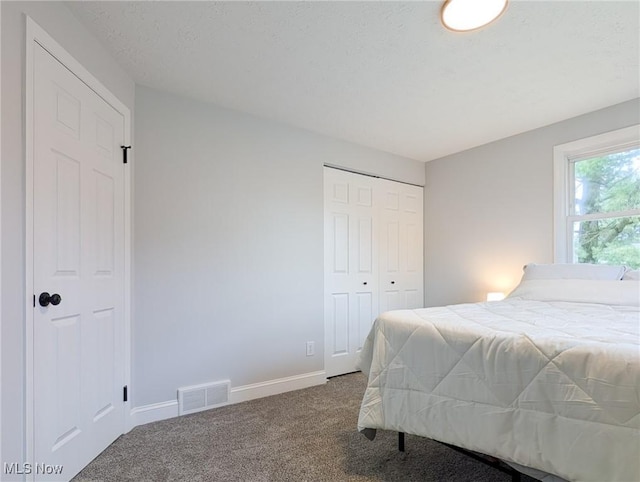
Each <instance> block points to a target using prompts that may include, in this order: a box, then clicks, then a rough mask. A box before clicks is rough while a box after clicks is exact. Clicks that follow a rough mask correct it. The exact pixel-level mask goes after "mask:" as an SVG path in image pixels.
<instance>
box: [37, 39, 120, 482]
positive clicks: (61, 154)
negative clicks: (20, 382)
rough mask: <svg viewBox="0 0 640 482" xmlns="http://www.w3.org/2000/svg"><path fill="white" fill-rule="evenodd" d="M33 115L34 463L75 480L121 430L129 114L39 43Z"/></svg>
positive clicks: (43, 477)
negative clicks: (52, 300)
mask: <svg viewBox="0 0 640 482" xmlns="http://www.w3.org/2000/svg"><path fill="white" fill-rule="evenodd" d="M33 114H34V116H33V118H34V126H33V129H34V130H33V183H34V185H33V235H34V239H33V283H34V290H35V294H36V298H38V297H39V294H40V293H42V292H48V293H51V294H52V293H57V294H59V295H60V296H61V302H60V304H59V305H57V306H55V305H52V304H49V305H48V306H40V304H39V303H36V305H37V306H35V307H34V317H33V344H34V345H33V354H34V358H33V401H34V406H33V410H34V417H33V424H34V425H33V439H34V454H33V456H34V460H36V461H38V463H47V464H61V465H64V472H63V476H64V477H65V478H71V477H73V476H74V475H75V474H76V473H77V472H78V471H79V470H81V469H82V468H83V467H84V466H85V465H86V464H87V463H88V462H90V461H91V459H93V458H94V457H95V456H96V455H97V454H99V453H100V452H101V451H102V450H103V449H104V448H105V447H106V446H107V445H108V444H109V443H111V442H112V441H113V440H115V438H117V437H118V436H119V435H120V434H122V433H123V432H124V404H123V401H122V386H123V384H124V383H123V381H124V367H123V363H122V358H123V357H122V355H123V343H124V331H123V325H124V317H123V305H124V177H123V176H124V173H123V165H122V163H121V162H120V163H118V162H117V154H118V153H119V151H120V146H121V145H122V144H123V143H124V142H123V140H124V119H123V117H122V115H121V114H120V113H118V112H117V111H116V110H114V109H113V108H112V107H111V106H110V105H108V104H107V103H106V102H105V101H104V100H102V98H100V97H99V96H98V95H97V94H96V93H95V92H93V91H92V90H91V89H90V88H89V87H87V86H86V85H85V84H84V83H83V82H82V81H80V80H79V79H78V78H77V77H76V76H75V75H73V74H72V73H71V72H70V71H69V70H68V69H66V68H65V67H64V66H63V65H62V64H60V63H59V62H58V61H57V60H56V59H55V58H54V57H52V56H51V55H50V54H49V53H47V52H46V51H45V50H44V49H42V48H41V47H40V46H38V45H37V44H36V45H35V46H34V97H33ZM38 477H39V478H38V480H41V479H42V480H46V477H45V476H44V475H42V474H40V475H39V476H38ZM57 478H59V475H58V476H57Z"/></svg>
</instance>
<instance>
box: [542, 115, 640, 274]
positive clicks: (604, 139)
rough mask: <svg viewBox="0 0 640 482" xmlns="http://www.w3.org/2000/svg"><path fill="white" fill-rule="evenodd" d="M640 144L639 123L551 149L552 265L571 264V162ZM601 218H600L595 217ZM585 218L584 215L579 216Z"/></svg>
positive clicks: (633, 213) (628, 212)
mask: <svg viewBox="0 0 640 482" xmlns="http://www.w3.org/2000/svg"><path fill="white" fill-rule="evenodd" d="M639 143H640V124H637V125H633V126H630V127H625V128H624V129H618V130H615V131H611V132H606V133H604V134H600V135H597V136H592V137H587V138H584V139H579V140H577V141H572V142H567V143H566V144H560V145H557V146H554V148H553V226H554V235H553V241H554V244H553V260H554V262H555V263H572V262H573V238H572V235H571V233H572V229H573V221H574V219H573V218H574V217H575V216H572V212H573V202H574V199H573V189H574V187H573V185H571V181H572V179H571V176H570V173H569V168H570V165H571V163H572V162H573V161H572V160H574V159H576V158H579V157H584V156H589V155H591V154H592V155H593V156H594V157H595V156H597V155H598V154H601V153H603V152H607V151H612V150H616V149H620V150H622V149H624V148H626V147H629V148H631V147H633V146H637V145H638V144H639ZM639 214H640V209H635V210H631V211H625V212H623V213H617V214H616V216H618V215H623V216H624V215H626V216H629V215H631V216H636V215H639ZM595 217H597V218H600V217H601V216H598V215H596V216H595ZM580 218H581V219H584V216H580Z"/></svg>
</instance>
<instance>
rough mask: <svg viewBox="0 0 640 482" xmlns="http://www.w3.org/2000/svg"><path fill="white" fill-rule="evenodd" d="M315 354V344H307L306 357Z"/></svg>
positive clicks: (310, 342)
mask: <svg viewBox="0 0 640 482" xmlns="http://www.w3.org/2000/svg"><path fill="white" fill-rule="evenodd" d="M315 354H316V344H315V342H313V341H308V342H307V356H313V355H315Z"/></svg>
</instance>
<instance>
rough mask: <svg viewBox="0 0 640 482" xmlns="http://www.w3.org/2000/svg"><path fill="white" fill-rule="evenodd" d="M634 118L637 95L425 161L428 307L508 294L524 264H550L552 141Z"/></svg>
mask: <svg viewBox="0 0 640 482" xmlns="http://www.w3.org/2000/svg"><path fill="white" fill-rule="evenodd" d="M514 115H516V114H514ZM638 123H640V99H635V100H632V101H628V102H625V103H622V104H618V105H614V106H612V107H608V108H606V109H602V110H599V111H596V112H592V113H589V114H585V115H582V116H579V117H575V118H573V119H569V120H566V121H563V122H559V123H557V124H552V125H549V126H546V127H542V128H540V129H536V130H533V131H529V132H525V133H523V134H520V135H517V136H513V137H509V138H507V139H503V140H500V141H496V142H493V143H491V144H486V145H484V146H480V147H477V148H474V149H471V150H468V151H465V152H460V153H458V154H454V155H451V156H447V157H444V158H442V159H437V160H434V161H431V162H427V163H426V165H425V176H426V186H425V300H426V303H427V305H428V306H434V305H441V304H450V303H458V302H467V301H480V300H484V298H485V296H486V293H487V292H489V291H506V292H508V291H509V290H511V289H512V288H514V287H515V285H516V284H517V283H518V281H519V280H520V277H521V274H522V266H523V265H524V264H526V263H528V262H538V263H551V262H553V146H554V145H557V144H562V143H565V142H570V141H573V140H576V139H581V138H584V137H589V136H592V135H596V134H601V133H603V132H608V131H612V130H615V129H620V128H623V127H627V126H630V125H633V124H638ZM461 135H464V132H463V130H461Z"/></svg>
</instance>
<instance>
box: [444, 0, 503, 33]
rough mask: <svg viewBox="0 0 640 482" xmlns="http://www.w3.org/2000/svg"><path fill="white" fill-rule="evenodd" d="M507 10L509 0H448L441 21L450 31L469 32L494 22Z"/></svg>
mask: <svg viewBox="0 0 640 482" xmlns="http://www.w3.org/2000/svg"><path fill="white" fill-rule="evenodd" d="M506 9H507V0H446V1H445V2H444V5H442V10H440V20H441V21H442V24H443V25H444V26H445V27H446V28H448V29H449V30H453V31H455V32H468V31H469V30H476V29H478V28H480V27H484V26H485V25H487V24H489V23H491V22H493V21H494V20H495V19H496V18H498V17H499V16H500V15H502V12H504V11H505V10H506Z"/></svg>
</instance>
